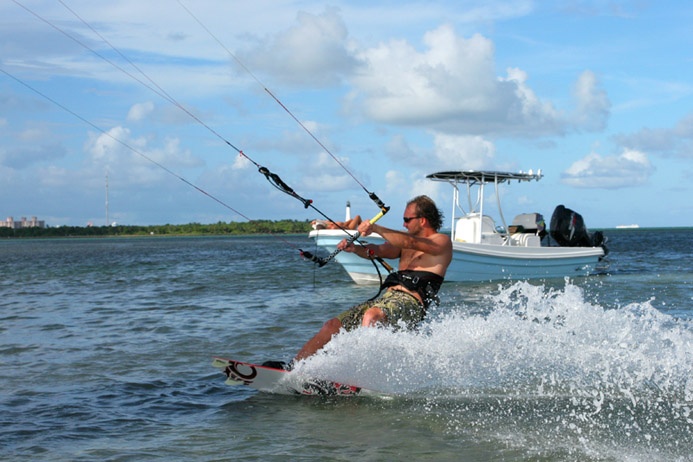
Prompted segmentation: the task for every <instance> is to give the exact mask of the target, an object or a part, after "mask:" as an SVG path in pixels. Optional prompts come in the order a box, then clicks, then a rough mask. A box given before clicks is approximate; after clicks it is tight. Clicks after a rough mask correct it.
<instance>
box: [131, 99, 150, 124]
mask: <svg viewBox="0 0 693 462" xmlns="http://www.w3.org/2000/svg"><path fill="white" fill-rule="evenodd" d="M153 110H154V103H152V102H151V101H147V102H144V103H137V104H133V105H132V107H131V108H130V110H129V111H128V116H127V120H128V122H139V121H141V120H144V119H145V118H146V117H147V116H148V115H149V114H151V113H152V111H153Z"/></svg>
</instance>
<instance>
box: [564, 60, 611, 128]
mask: <svg viewBox="0 0 693 462" xmlns="http://www.w3.org/2000/svg"><path fill="white" fill-rule="evenodd" d="M574 96H575V99H576V101H577V109H576V111H575V113H574V116H573V123H574V124H575V126H576V127H579V128H582V129H584V130H587V131H599V130H603V129H604V128H606V122H607V120H608V118H609V114H610V109H611V101H609V97H608V96H607V94H606V92H605V91H604V89H603V88H602V87H601V84H600V82H599V80H598V79H597V76H596V75H595V74H594V73H593V72H591V71H585V72H583V73H582V74H581V75H580V76H579V77H578V80H577V83H576V84H575V88H574Z"/></svg>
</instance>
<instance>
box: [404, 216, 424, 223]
mask: <svg viewBox="0 0 693 462" xmlns="http://www.w3.org/2000/svg"><path fill="white" fill-rule="evenodd" d="M417 218H421V217H402V220H403V221H404V222H405V223H409V222H410V221H412V220H415V219H417Z"/></svg>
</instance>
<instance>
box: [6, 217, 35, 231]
mask: <svg viewBox="0 0 693 462" xmlns="http://www.w3.org/2000/svg"><path fill="white" fill-rule="evenodd" d="M45 227H46V222H45V221H43V220H38V219H36V217H31V220H27V219H26V217H22V219H21V220H20V221H15V220H14V218H12V217H7V219H6V220H5V221H0V228H11V229H22V228H45Z"/></svg>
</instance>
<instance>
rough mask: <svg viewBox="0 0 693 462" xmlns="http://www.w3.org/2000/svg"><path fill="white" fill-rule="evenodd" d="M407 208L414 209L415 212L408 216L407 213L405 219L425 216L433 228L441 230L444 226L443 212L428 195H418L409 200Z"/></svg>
mask: <svg viewBox="0 0 693 462" xmlns="http://www.w3.org/2000/svg"><path fill="white" fill-rule="evenodd" d="M406 210H413V211H414V214H413V215H411V216H407V214H406V213H405V217H404V218H405V221H407V220H406V219H407V218H425V219H426V221H427V222H428V224H429V225H430V226H431V228H433V229H435V230H436V231H439V230H440V227H441V226H443V213H442V212H441V211H440V210H439V209H438V207H436V203H435V202H433V200H432V199H431V198H430V197H428V196H416V197H415V198H413V199H412V200H410V201H409V202H407V209H406Z"/></svg>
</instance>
